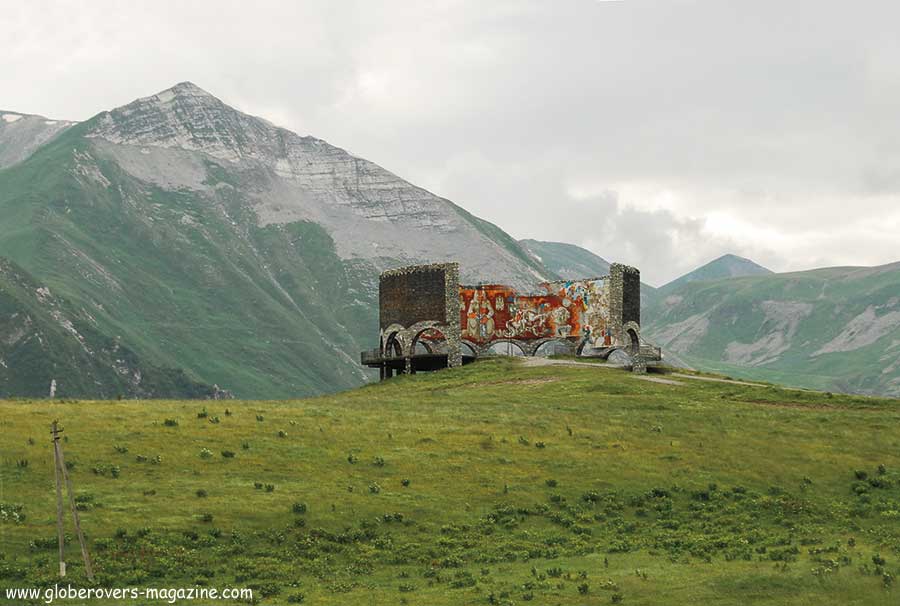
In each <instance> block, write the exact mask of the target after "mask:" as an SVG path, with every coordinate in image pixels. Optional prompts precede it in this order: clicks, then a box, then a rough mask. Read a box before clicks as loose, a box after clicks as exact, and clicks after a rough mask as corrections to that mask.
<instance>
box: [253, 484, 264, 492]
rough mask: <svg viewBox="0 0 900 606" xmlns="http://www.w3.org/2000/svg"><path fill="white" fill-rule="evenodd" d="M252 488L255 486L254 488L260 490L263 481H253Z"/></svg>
mask: <svg viewBox="0 0 900 606" xmlns="http://www.w3.org/2000/svg"><path fill="white" fill-rule="evenodd" d="M253 488H255V489H256V490H262V489H263V483H262V482H253Z"/></svg>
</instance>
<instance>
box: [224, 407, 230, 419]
mask: <svg viewBox="0 0 900 606" xmlns="http://www.w3.org/2000/svg"><path fill="white" fill-rule="evenodd" d="M225 416H226V417H230V416H231V411H230V410H228V409H227V408H226V409H225Z"/></svg>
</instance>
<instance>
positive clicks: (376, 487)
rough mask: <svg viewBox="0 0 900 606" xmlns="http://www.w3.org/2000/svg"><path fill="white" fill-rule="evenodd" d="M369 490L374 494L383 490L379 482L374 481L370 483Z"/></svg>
mask: <svg viewBox="0 0 900 606" xmlns="http://www.w3.org/2000/svg"><path fill="white" fill-rule="evenodd" d="M369 492H371V493H372V494H378V493H379V492H381V486H379V485H378V482H372V483H371V484H369Z"/></svg>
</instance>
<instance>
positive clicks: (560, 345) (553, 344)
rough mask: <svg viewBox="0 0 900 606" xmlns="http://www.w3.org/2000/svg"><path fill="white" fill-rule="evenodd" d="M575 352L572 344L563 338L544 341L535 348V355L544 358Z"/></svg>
mask: <svg viewBox="0 0 900 606" xmlns="http://www.w3.org/2000/svg"><path fill="white" fill-rule="evenodd" d="M573 353H574V349H573V347H572V344H571V343H569V342H567V341H562V340H552V341H544V342H543V343H541V344H540V345H538V348H537V349H535V350H534V355H535V356H540V357H542V358H547V357H549V356H566V355H572V354H573Z"/></svg>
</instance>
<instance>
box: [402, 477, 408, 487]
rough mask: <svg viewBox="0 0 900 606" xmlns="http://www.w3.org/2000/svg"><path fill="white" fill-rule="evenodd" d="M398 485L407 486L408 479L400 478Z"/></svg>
mask: <svg viewBox="0 0 900 606" xmlns="http://www.w3.org/2000/svg"><path fill="white" fill-rule="evenodd" d="M400 485H401V486H403V487H404V488H409V480H408V479H407V478H403V479H402V480H400Z"/></svg>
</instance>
